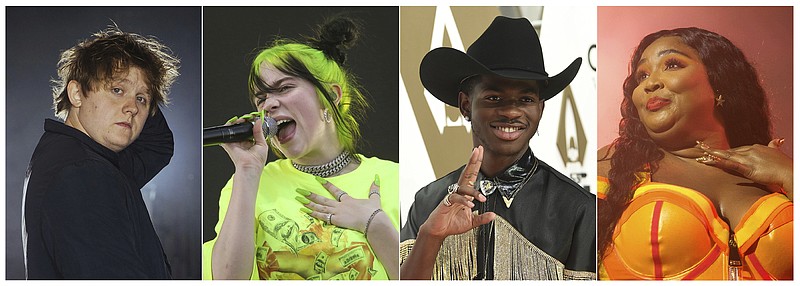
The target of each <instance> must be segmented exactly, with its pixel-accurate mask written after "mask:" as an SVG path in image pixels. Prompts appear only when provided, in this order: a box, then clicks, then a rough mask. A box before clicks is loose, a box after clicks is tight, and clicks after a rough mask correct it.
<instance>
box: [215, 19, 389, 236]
mask: <svg viewBox="0 0 800 286" xmlns="http://www.w3.org/2000/svg"><path fill="white" fill-rule="evenodd" d="M339 13H344V15H346V16H348V17H350V18H354V19H357V20H360V21H362V24H363V29H362V34H361V38H360V40H359V42H357V43H356V44H355V45H354V46H353V47H352V48H351V49H350V50H348V52H347V63H346V67H347V68H348V69H349V70H350V71H351V72H352V73H353V74H355V75H356V76H357V77H358V78H359V82H360V83H361V85H362V87H363V89H364V91H366V97H367V100H368V102H369V103H370V105H371V106H372V109H371V110H369V111H368V112H367V114H366V120H363V121H362V122H360V123H361V125H360V126H361V131H362V136H363V138H362V140H361V142H360V143H361V144H362V145H361V148H359V149H358V150H359V153H361V154H363V155H365V156H367V157H373V156H374V157H379V158H381V159H386V160H390V161H394V162H397V161H398V143H397V142H398V111H397V108H398V107H397V105H398V94H399V93H398V92H399V90H398V88H399V78H400V76H399V75H398V61H399V58H398V47H399V35H398V31H399V27H398V16H399V11H398V8H397V7H368V8H364V7H331V8H326V7H204V8H203V28H204V32H203V49H204V50H203V55H204V56H203V79H204V80H203V92H204V95H203V127H211V126H216V125H221V124H224V123H225V121H227V120H228V119H230V118H231V117H233V116H234V115H237V116H238V115H242V114H245V113H248V112H251V111H253V110H255V109H254V107H253V105H252V104H251V103H250V101H249V99H248V95H247V94H248V92H247V75H248V70H249V67H250V63H251V62H252V59H253V58H254V57H255V55H256V54H257V53H258V51H259V50H260V49H259V48H263V47H266V46H267V45H269V44H270V43H272V41H273V40H274V39H275V37H276V36H280V37H282V38H289V39H297V40H301V39H302V38H301V35H306V36H313V35H315V34H314V33H313V29H314V28H315V27H316V26H317V25H319V24H321V23H323V19H324V18H325V17H328V16H333V15H337V14H339ZM270 152H271V151H270ZM272 160H275V156H274V155H273V154H271V153H270V159H269V161H272ZM233 172H234V168H233V163H232V162H231V160H230V159H229V158H228V155H227V154H226V153H225V151H224V150H222V148H221V147H206V148H203V190H204V191H203V241H207V240H210V239H212V238H214V237H215V236H216V234H215V233H214V226H215V225H216V223H217V219H218V212H219V205H218V202H219V191H220V190H221V189H222V187H224V186H225V183H227V181H228V180H229V179H230V177H231V175H232V174H233Z"/></svg>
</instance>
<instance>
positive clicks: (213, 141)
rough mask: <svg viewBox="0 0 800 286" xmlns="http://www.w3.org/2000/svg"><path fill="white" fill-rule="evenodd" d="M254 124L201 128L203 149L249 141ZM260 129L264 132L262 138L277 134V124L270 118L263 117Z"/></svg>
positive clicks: (245, 123)
mask: <svg viewBox="0 0 800 286" xmlns="http://www.w3.org/2000/svg"><path fill="white" fill-rule="evenodd" d="M254 124H255V122H243V123H239V124H234V125H228V126H224V125H221V126H214V127H208V128H203V147H208V146H216V145H219V144H222V143H230V142H241V141H246V140H250V139H251V138H253V125H254ZM261 129H262V130H263V131H264V138H270V137H272V136H275V134H277V133H278V123H277V122H276V121H275V119H272V118H271V117H264V120H263V121H262V124H261Z"/></svg>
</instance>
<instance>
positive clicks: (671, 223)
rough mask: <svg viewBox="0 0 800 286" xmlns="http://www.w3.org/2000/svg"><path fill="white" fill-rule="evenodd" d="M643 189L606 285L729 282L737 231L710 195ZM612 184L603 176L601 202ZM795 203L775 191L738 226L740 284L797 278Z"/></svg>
mask: <svg viewBox="0 0 800 286" xmlns="http://www.w3.org/2000/svg"><path fill="white" fill-rule="evenodd" d="M642 178H643V182H642V183H641V184H639V185H638V186H637V187H636V191H635V192H634V195H633V199H632V200H631V201H630V203H629V204H628V206H627V208H626V209H625V211H624V212H623V213H622V216H621V217H620V219H619V222H618V223H617V225H616V227H615V229H614V233H613V235H612V239H613V240H612V243H611V245H610V246H609V249H608V250H607V251H606V256H605V257H604V258H602V261H601V263H600V268H599V270H598V271H599V272H598V273H599V277H600V279H604V280H694V279H706V280H709V279H710V280H726V279H728V278H729V264H728V263H729V258H730V255H729V254H730V247H729V246H728V242H729V237H730V228H729V226H728V225H727V224H726V223H725V222H724V221H723V220H722V218H721V217H720V216H718V215H717V211H716V209H715V208H714V205H713V203H712V202H711V201H710V200H709V199H708V198H707V197H705V196H704V195H703V194H701V193H699V192H697V191H695V190H692V189H688V188H684V187H680V186H675V185H670V184H664V183H655V182H651V181H650V180H649V176H642ZM608 187H609V184H608V179H607V178H604V177H598V190H599V193H598V198H599V199H601V200H602V199H605V195H606V191H607V189H608ZM793 211H794V204H793V203H792V201H790V200H789V199H788V198H786V196H784V195H783V194H779V193H773V194H770V195H767V196H764V197H762V198H761V199H759V200H758V201H757V202H756V203H754V204H753V205H752V206H751V207H750V209H749V210H748V211H747V213H746V214H745V215H744V217H743V218H742V220H741V222H740V223H739V225H738V226H736V227H735V228H734V234H735V235H734V237H735V241H736V244H737V245H738V253H739V257H741V262H742V266H741V271H740V279H743V280H787V279H792V278H793V277H792V265H793V262H792V254H793V245H792V243H793V240H792V238H793V229H794V218H793Z"/></svg>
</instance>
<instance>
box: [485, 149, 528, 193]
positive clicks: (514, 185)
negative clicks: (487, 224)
mask: <svg viewBox="0 0 800 286" xmlns="http://www.w3.org/2000/svg"><path fill="white" fill-rule="evenodd" d="M536 161H537V159H536V156H533V151H531V148H530V147H528V150H526V151H525V154H523V155H522V157H520V158H519V159H518V160H517V161H516V162H514V164H511V166H509V167H508V168H506V169H505V170H504V171H503V172H501V173H500V174H498V175H497V176H495V177H493V178H491V177H482V176H483V174H481V177H479V178H478V185H479V186H480V182H481V180H490V181H492V183H493V185H494V187H495V191H499V192H500V194H502V195H503V196H506V197H509V196H510V195H511V194H512V192H514V190H516V189H518V188H519V187H520V186H522V184H524V183H525V178H527V177H528V174H529V173H530V172H531V171H533V167H534V165H536Z"/></svg>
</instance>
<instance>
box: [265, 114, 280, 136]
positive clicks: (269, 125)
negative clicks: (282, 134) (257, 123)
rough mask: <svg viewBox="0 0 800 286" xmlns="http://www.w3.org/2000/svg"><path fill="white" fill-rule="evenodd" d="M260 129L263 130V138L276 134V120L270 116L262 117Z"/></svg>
mask: <svg viewBox="0 0 800 286" xmlns="http://www.w3.org/2000/svg"><path fill="white" fill-rule="evenodd" d="M261 129H262V130H264V138H270V137H272V136H275V134H278V122H277V121H275V119H272V117H264V122H263V123H262V124H261Z"/></svg>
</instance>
